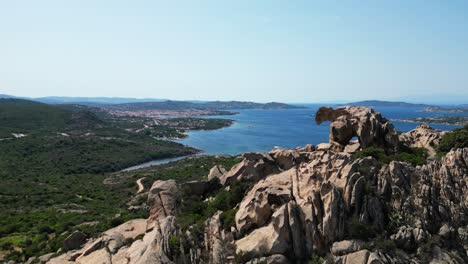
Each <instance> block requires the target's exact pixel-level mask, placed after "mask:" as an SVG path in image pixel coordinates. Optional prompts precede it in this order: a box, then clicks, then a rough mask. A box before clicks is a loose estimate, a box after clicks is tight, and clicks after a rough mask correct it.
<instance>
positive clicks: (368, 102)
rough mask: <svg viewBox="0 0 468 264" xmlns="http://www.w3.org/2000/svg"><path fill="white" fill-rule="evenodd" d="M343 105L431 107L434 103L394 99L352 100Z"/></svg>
mask: <svg viewBox="0 0 468 264" xmlns="http://www.w3.org/2000/svg"><path fill="white" fill-rule="evenodd" d="M343 105H359V106H370V107H372V106H380V107H385V106H387V107H388V106H393V107H430V106H432V105H427V104H413V103H407V102H392V101H379V100H365V101H359V102H352V103H347V104H343Z"/></svg>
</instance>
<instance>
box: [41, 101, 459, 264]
mask: <svg viewBox="0 0 468 264" xmlns="http://www.w3.org/2000/svg"><path fill="white" fill-rule="evenodd" d="M317 120H319V121H320V122H322V121H324V120H330V121H333V122H332V123H331V133H330V143H329V144H325V145H321V146H317V147H314V146H312V145H308V146H306V147H304V148H297V149H292V150H280V149H276V150H273V151H271V152H269V153H246V154H244V155H242V157H243V160H242V161H241V162H240V163H239V164H237V165H235V166H234V167H233V168H231V169H230V170H228V171H225V169H224V168H221V167H215V168H213V169H212V171H211V172H210V176H209V178H211V181H213V180H215V181H216V180H217V179H219V183H220V184H221V186H220V188H222V189H223V188H224V189H229V188H231V186H232V185H233V184H235V183H236V182H246V183H248V184H249V186H250V187H249V188H248V190H247V191H246V193H245V194H244V196H243V197H242V199H241V201H240V202H239V203H238V204H237V206H235V208H233V210H235V212H236V213H235V216H234V221H233V223H232V224H231V225H230V226H229V227H226V226H225V223H224V222H223V221H225V220H223V217H222V214H223V212H221V211H218V212H216V213H214V214H213V215H211V217H209V218H207V219H206V220H205V222H204V227H203V230H202V236H194V235H193V234H194V232H195V229H194V228H195V227H190V228H188V229H186V230H184V229H182V228H181V227H180V225H179V223H178V216H179V215H180V214H181V213H183V212H180V204H181V202H182V201H183V199H184V196H183V195H181V193H183V192H187V191H189V192H192V191H193V190H195V189H196V190H197V191H198V190H202V191H201V192H203V190H207V188H202V187H200V186H198V185H200V184H201V186H204V184H208V183H209V182H208V181H205V182H199V183H198V185H197V188H187V184H182V185H181V184H178V183H176V182H175V181H172V180H171V181H156V182H155V183H154V184H153V186H152V188H151V190H150V191H149V194H148V201H147V203H148V204H150V205H151V211H150V217H149V218H148V219H147V220H143V219H140V220H132V221H130V222H127V223H124V224H122V225H121V226H119V227H117V228H114V229H112V230H109V231H107V232H105V233H104V234H103V235H102V236H101V237H99V238H97V239H93V240H89V241H87V242H85V244H84V245H82V246H81V247H79V248H78V249H75V250H72V251H69V252H66V253H63V254H61V255H59V256H56V257H54V258H51V259H50V260H48V262H47V263H81V264H84V263H91V264H92V263H112V264H116V263H119V264H120V263H122V264H124V263H125V264H129V263H136V264H140V263H321V262H326V263H349V264H350V263H363V264H367V263H369V264H370V263H467V262H468V256H467V253H468V210H467V208H468V188H467V186H468V177H467V175H468V148H464V149H453V150H451V151H450V152H449V153H447V155H446V156H445V157H443V158H441V159H440V160H432V161H429V162H428V163H427V164H426V165H423V166H417V167H414V166H412V165H411V164H409V163H405V162H399V161H392V162H390V163H389V164H382V163H380V162H378V161H377V160H376V159H374V158H372V157H366V158H360V159H356V158H354V156H353V155H352V154H351V153H349V152H346V151H345V150H346V147H347V146H348V145H349V140H348V142H346V140H341V139H347V138H349V137H350V135H353V137H354V136H357V137H358V139H359V146H358V147H357V148H353V151H352V152H354V151H358V150H359V149H360V148H361V147H363V146H378V147H385V148H387V149H388V150H389V151H397V149H398V148H399V147H400V144H408V145H417V146H420V147H425V148H429V147H432V148H434V147H435V146H436V144H437V138H438V136H437V135H436V136H433V135H432V134H431V133H438V132H437V131H435V132H434V131H432V130H429V129H428V128H426V127H420V128H417V129H416V132H408V133H405V134H404V135H400V138H401V139H403V141H400V140H398V135H397V134H396V131H394V129H393V126H391V124H390V123H389V122H388V121H387V120H386V119H384V118H383V117H381V116H380V114H379V113H377V112H375V111H373V110H371V109H369V108H365V107H345V108H343V109H340V110H338V112H336V110H333V109H332V110H330V109H324V110H319V113H318V114H317ZM343 124H344V125H343ZM349 124H350V126H348V125H349ZM343 127H344V128H343ZM336 131H339V132H336ZM343 131H344V132H343ZM349 131H351V132H350V134H349V133H348V132H349ZM425 131H426V132H425ZM345 132H346V133H348V134H346V133H345ZM343 133H345V134H346V135H345V136H343V137H342V135H343ZM351 138H352V137H351ZM351 138H349V139H351ZM395 139H396V141H395ZM417 142H421V143H417ZM189 186H192V187H193V186H194V184H193V183H190V185H189ZM208 200H209V198H208ZM175 241H177V242H178V243H175ZM311 261H315V262H311Z"/></svg>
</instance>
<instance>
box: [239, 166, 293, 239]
mask: <svg viewBox="0 0 468 264" xmlns="http://www.w3.org/2000/svg"><path fill="white" fill-rule="evenodd" d="M295 173H296V170H295V169H291V170H289V171H286V172H282V173H280V174H276V175H272V176H270V177H267V178H266V179H264V180H262V181H260V182H258V183H257V184H255V185H254V187H253V188H252V189H251V190H250V191H249V192H248V193H247V194H246V196H245V197H244V199H243V200H242V202H241V204H240V206H239V210H238V211H237V213H236V218H235V219H236V226H237V230H238V231H239V232H240V233H246V232H248V231H249V230H250V229H252V228H255V227H260V226H263V225H264V224H265V223H267V222H268V221H269V220H270V217H271V215H272V214H273V212H274V209H275V208H277V207H279V206H281V205H283V204H285V203H287V202H289V200H290V199H291V194H292V193H291V182H292V178H291V177H293V176H294V175H295Z"/></svg>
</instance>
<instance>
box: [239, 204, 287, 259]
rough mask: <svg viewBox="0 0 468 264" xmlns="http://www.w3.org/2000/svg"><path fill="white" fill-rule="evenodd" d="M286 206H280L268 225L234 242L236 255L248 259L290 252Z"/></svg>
mask: <svg viewBox="0 0 468 264" xmlns="http://www.w3.org/2000/svg"><path fill="white" fill-rule="evenodd" d="M287 214H288V209H287V205H283V206H281V207H280V208H279V209H278V210H277V211H276V212H275V213H274V214H273V215H272V217H271V219H272V220H271V222H270V224H269V225H267V226H264V227H261V228H258V229H255V230H254V231H253V232H252V233H250V234H249V235H247V236H246V237H244V238H241V239H239V240H237V241H236V253H237V254H246V255H248V256H249V257H250V258H255V257H261V256H263V255H265V254H270V255H273V254H285V253H287V252H288V251H289V250H290V235H289V223H288V216H287Z"/></svg>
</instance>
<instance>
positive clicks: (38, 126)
mask: <svg viewBox="0 0 468 264" xmlns="http://www.w3.org/2000/svg"><path fill="white" fill-rule="evenodd" d="M102 123H103V122H102V121H101V120H100V119H99V118H98V117H97V116H96V115H95V114H93V113H92V112H90V111H87V109H81V110H80V111H77V110H71V109H67V108H66V107H62V106H55V105H49V104H45V103H40V102H35V101H30V100H24V99H13V98H2V99H0V124H1V127H0V132H4V131H10V132H12V131H13V132H21V133H22V132H44V131H49V132H50V131H59V130H63V129H65V128H67V129H80V128H96V127H100V126H101V125H102Z"/></svg>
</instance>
